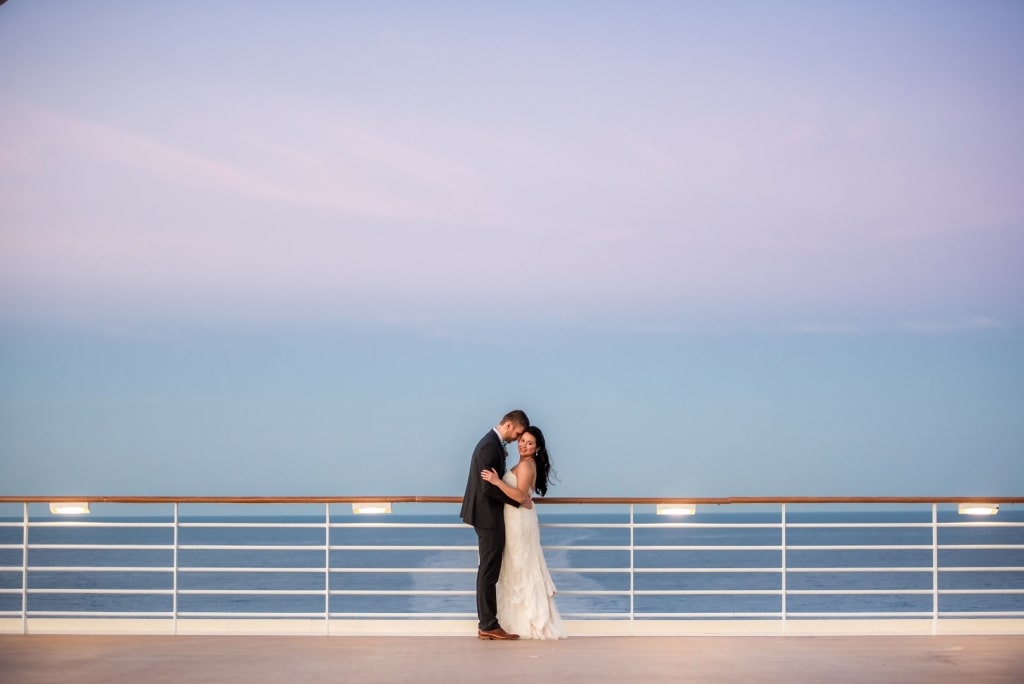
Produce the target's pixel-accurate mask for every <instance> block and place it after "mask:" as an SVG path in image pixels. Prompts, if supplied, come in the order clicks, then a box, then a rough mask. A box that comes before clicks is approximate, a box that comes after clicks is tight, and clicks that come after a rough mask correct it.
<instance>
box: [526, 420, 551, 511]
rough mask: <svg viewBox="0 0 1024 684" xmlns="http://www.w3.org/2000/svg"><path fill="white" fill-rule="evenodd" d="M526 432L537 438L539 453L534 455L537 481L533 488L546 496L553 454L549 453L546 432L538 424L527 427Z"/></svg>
mask: <svg viewBox="0 0 1024 684" xmlns="http://www.w3.org/2000/svg"><path fill="white" fill-rule="evenodd" d="M526 433H529V434H531V435H533V436H534V438H535V439H536V440H537V453H536V454H534V455H533V460H534V462H535V463H536V464H537V482H535V483H534V485H533V488H534V489H535V490H536V491H537V493H538V494H540V495H541V496H544V495H545V494H547V492H548V484H550V482H549V479H550V475H551V456H550V455H549V454H548V444H547V441H546V440H545V439H544V433H543V432H541V431H540V428H539V427H537V426H536V425H531V426H530V427H528V428H526V430H525V431H524V434H526Z"/></svg>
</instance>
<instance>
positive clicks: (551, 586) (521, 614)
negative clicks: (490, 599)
mask: <svg viewBox="0 0 1024 684" xmlns="http://www.w3.org/2000/svg"><path fill="white" fill-rule="evenodd" d="M502 479H503V480H504V481H505V482H506V483H507V484H509V485H511V486H512V487H515V486H516V475H515V473H513V472H512V471H509V472H507V473H505V477H504V478H502ZM554 597H555V583H554V582H553V581H551V574H550V573H549V572H548V564H547V563H546V562H545V561H544V552H543V550H542V549H541V547H540V524H539V523H538V521H537V510H536V509H535V508H529V509H527V508H522V507H519V508H516V507H515V506H507V505H506V506H505V552H504V554H503V555H502V560H501V575H500V576H499V578H498V621H499V622H500V623H501V626H502V627H503V628H505V630H506V631H508V632H513V633H515V634H518V635H519V636H520V637H521V638H523V639H564V638H565V629H564V628H563V627H562V618H561V616H559V614H558V607H557V606H555V598H554Z"/></svg>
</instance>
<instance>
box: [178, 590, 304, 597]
mask: <svg viewBox="0 0 1024 684" xmlns="http://www.w3.org/2000/svg"><path fill="white" fill-rule="evenodd" d="M178 594H179V595H180V594H189V595H194V596H323V595H324V590H323V589H178Z"/></svg>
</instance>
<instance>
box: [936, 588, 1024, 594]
mask: <svg viewBox="0 0 1024 684" xmlns="http://www.w3.org/2000/svg"><path fill="white" fill-rule="evenodd" d="M939 593H940V594H1024V589H939Z"/></svg>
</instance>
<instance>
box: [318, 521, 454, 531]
mask: <svg viewBox="0 0 1024 684" xmlns="http://www.w3.org/2000/svg"><path fill="white" fill-rule="evenodd" d="M323 526H324V525H323V523H320V527H321V528H322V527H323ZM380 528H395V529H406V528H429V529H460V530H467V531H468V530H469V528H468V527H467V525H466V523H464V522H457V523H412V522H411V523H404V522H397V523H389V522H361V523H354V522H332V523H331V529H353V530H358V529H380Z"/></svg>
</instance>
